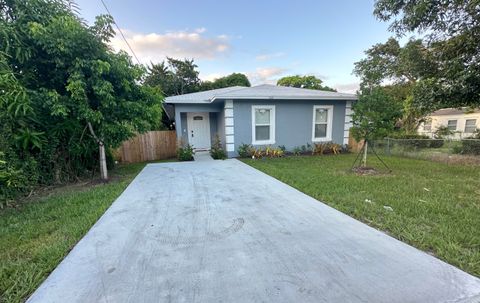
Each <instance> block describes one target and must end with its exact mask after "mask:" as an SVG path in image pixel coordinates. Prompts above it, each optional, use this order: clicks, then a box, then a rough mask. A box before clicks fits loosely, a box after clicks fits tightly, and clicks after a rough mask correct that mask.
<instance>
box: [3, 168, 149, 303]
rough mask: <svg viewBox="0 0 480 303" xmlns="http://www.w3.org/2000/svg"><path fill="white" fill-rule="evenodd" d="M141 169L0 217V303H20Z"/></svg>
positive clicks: (119, 172)
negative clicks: (105, 182)
mask: <svg viewBox="0 0 480 303" xmlns="http://www.w3.org/2000/svg"><path fill="white" fill-rule="evenodd" d="M144 166H145V164H144V163H139V164H130V165H126V166H120V167H118V168H116V169H114V170H113V171H112V172H111V179H112V180H111V181H110V182H109V183H107V184H97V185H86V186H78V185H71V186H65V187H63V188H59V189H57V190H54V191H53V192H52V193H51V194H50V195H49V196H44V197H41V198H36V199H35V200H34V201H29V202H27V203H24V204H22V205H20V207H19V208H16V209H6V210H3V211H1V212H0V260H1V265H0V302H22V301H23V300H25V299H26V298H27V297H28V296H29V295H30V294H31V293H33V291H34V290H35V289H36V288H37V287H38V286H39V285H40V283H41V282H42V281H43V280H44V279H45V278H46V277H47V276H48V274H49V273H50V272H52V271H53V269H55V267H56V266H57V265H58V264H59V263H60V261H62V259H63V258H64V257H65V256H66V255H67V254H68V252H69V251H70V250H71V249H72V248H73V246H75V244H76V243H77V242H78V241H79V240H80V239H81V238H82V237H83V235H85V233H86V232H87V231H88V230H89V229H90V227H92V225H93V224H95V222H96V221H97V220H98V218H100V216H101V215H102V214H103V213H104V212H105V210H106V209H107V208H108V207H109V206H110V205H111V204H112V202H113V201H115V199H116V198H117V197H118V196H119V195H120V194H121V193H122V192H123V190H124V189H125V188H126V187H127V185H128V184H129V183H130V182H131V181H132V180H133V178H134V177H135V176H136V175H137V174H138V173H139V172H140V170H141V169H142V168H143V167H144Z"/></svg>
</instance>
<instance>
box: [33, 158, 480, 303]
mask: <svg viewBox="0 0 480 303" xmlns="http://www.w3.org/2000/svg"><path fill="white" fill-rule="evenodd" d="M479 300H480V280H479V279H477V278H474V277H473V276H471V275H468V274H466V273H465V272H462V271H460V270H459V269H457V268H455V267H453V266H450V265H448V264H446V263H443V262H441V261H439V260H438V259H435V258H433V257H432V256H430V255H428V254H425V253H423V252H421V251H419V250H417V249H415V248H413V247H411V246H408V245H406V244H404V243H402V242H400V241H397V240H395V239H393V238H391V237H389V236H387V235H385V234H383V233H381V232H379V231H377V230H375V229H372V228H370V227H368V226H367V225H365V224H362V223H360V222H358V221H356V220H354V219H352V218H350V217H348V216H346V215H344V214H342V213H340V212H338V211H336V210H334V209H332V208H330V207H328V206H326V205H325V204H323V203H320V202H318V201H317V200H314V199H313V198H311V197H309V196H306V195H304V194H302V193H301V192H299V191H297V190H295V189H293V188H292V187H290V186H288V185H286V184H283V183H281V182H279V181H277V180H276V179H273V178H271V177H269V176H267V175H265V174H263V173H261V172H259V171H257V170H255V169H253V168H251V167H249V166H247V165H245V164H243V163H241V162H239V161H237V160H226V161H194V162H183V163H159V164H150V165H148V166H147V167H146V168H145V169H144V170H143V171H142V172H141V173H140V174H139V175H138V177H137V178H136V179H135V180H134V181H133V182H132V184H130V186H129V187H128V188H127V189H126V191H125V192H124V193H123V194H122V195H121V196H120V197H119V198H118V199H117V201H116V202H115V203H114V204H113V205H112V206H111V207H110V208H109V209H108V211H107V212H106V213H105V214H104V216H103V217H102V218H101V219H100V220H99V221H98V222H97V223H96V224H95V226H94V227H93V228H92V229H91V230H90V231H89V233H88V234H87V235H86V236H85V237H84V238H83V239H82V240H81V241H80V242H79V243H78V245H77V246H76V247H75V248H74V249H73V250H72V252H71V253H70V254H69V255H68V256H67V257H66V258H65V260H64V261H63V262H62V263H61V264H60V265H59V266H58V268H57V269H56V270H55V271H54V272H53V273H52V274H51V275H50V276H49V278H48V279H47V280H46V281H45V282H44V283H43V284H42V285H41V287H40V288H39V289H38V290H37V291H36V292H35V294H34V295H33V296H32V297H31V298H30V300H29V302H422V303H424V302H435V303H437V302H478V301H479Z"/></svg>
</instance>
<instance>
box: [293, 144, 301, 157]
mask: <svg viewBox="0 0 480 303" xmlns="http://www.w3.org/2000/svg"><path fill="white" fill-rule="evenodd" d="M292 153H293V154H294V155H295V156H300V155H301V154H302V148H301V147H300V146H295V147H294V148H293V150H292Z"/></svg>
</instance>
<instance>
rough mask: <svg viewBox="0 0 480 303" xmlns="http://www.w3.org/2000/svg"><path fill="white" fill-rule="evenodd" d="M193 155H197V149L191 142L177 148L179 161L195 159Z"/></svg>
mask: <svg viewBox="0 0 480 303" xmlns="http://www.w3.org/2000/svg"><path fill="white" fill-rule="evenodd" d="M193 155H195V151H194V150H193V146H191V145H190V144H187V145H185V146H180V147H179V148H177V159H178V160H179V161H193Z"/></svg>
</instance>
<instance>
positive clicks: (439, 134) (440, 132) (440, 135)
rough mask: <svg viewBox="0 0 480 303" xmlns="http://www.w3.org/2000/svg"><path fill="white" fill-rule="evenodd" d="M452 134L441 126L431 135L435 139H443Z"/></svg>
mask: <svg viewBox="0 0 480 303" xmlns="http://www.w3.org/2000/svg"><path fill="white" fill-rule="evenodd" d="M453 134H454V132H453V131H451V130H449V129H448V127H447V126H445V125H442V126H440V127H438V128H437V130H436V131H435V132H434V133H433V137H434V138H436V139H443V138H445V137H448V136H451V135H453Z"/></svg>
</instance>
